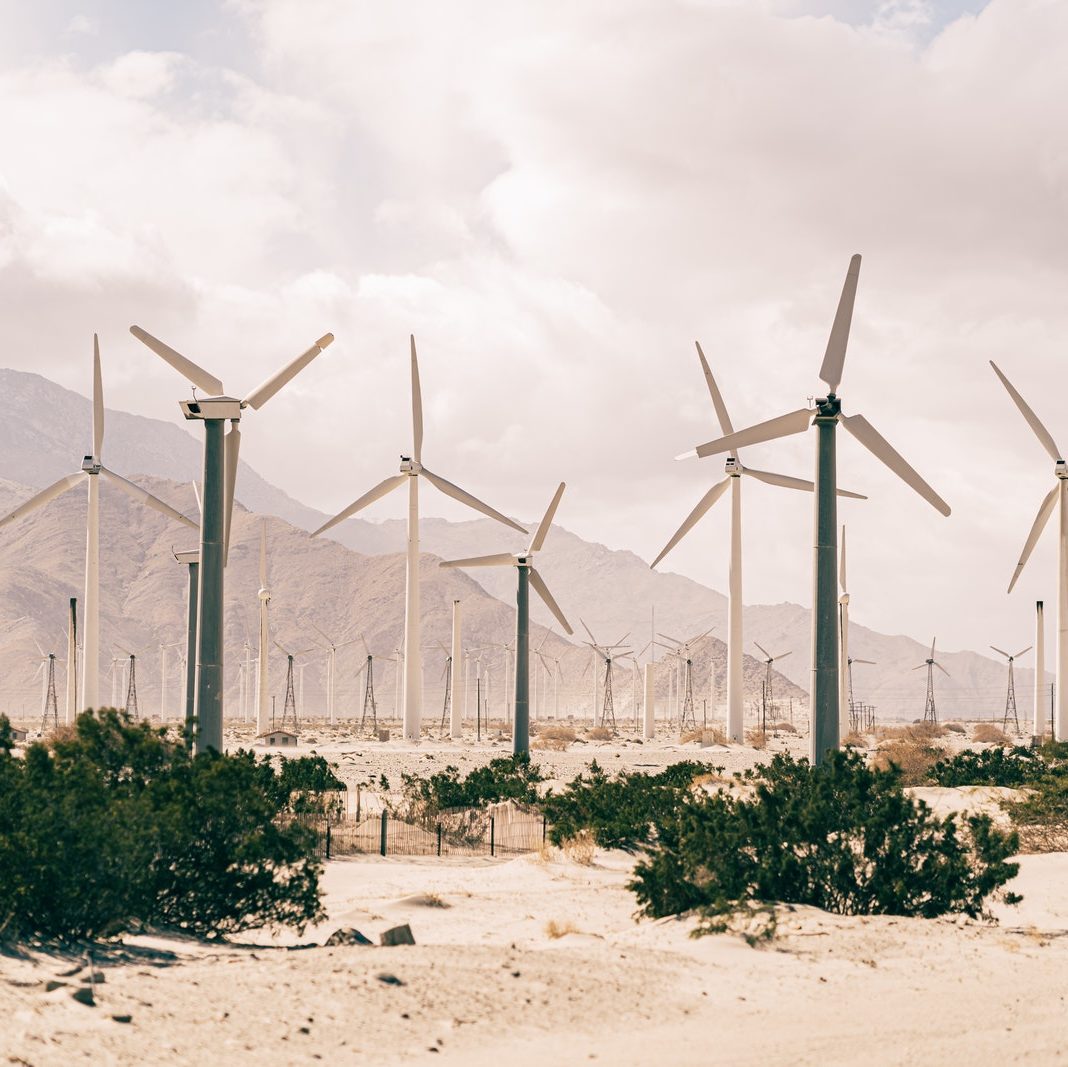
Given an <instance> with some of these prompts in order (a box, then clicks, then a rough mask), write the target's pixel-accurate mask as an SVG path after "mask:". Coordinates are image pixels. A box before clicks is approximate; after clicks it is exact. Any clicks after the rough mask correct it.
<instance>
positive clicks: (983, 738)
mask: <svg viewBox="0 0 1068 1067" xmlns="http://www.w3.org/2000/svg"><path fill="white" fill-rule="evenodd" d="M972 740H973V741H975V742H976V743H978V744H981V745H1011V744H1012V740H1011V739H1010V738H1009V735H1008V734H1007V733H1005V731H1004V730H1002V729H1001V727H1000V726H995V725H994V724H993V723H991V722H981V723H979V724H978V726H976V728H975V729H974V730H973V731H972Z"/></svg>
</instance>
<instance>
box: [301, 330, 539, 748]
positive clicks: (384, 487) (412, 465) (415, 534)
mask: <svg viewBox="0 0 1068 1067" xmlns="http://www.w3.org/2000/svg"><path fill="white" fill-rule="evenodd" d="M411 350H412V446H413V447H412V455H411V456H401V465H400V474H394V475H393V476H392V477H389V478H386V479H385V480H384V481H381V482H379V483H378V485H376V486H375V487H374V488H373V489H369V490H368V491H367V492H366V493H364V494H363V496H361V497H359V498H358V499H357V500H354V501H353V502H352V503H351V504H350V505H349V506H348V507H347V508H345V510H344V511H341V512H339V513H338V514H337V515H335V516H334V517H333V518H332V519H330V520H329V522H325V523H323V525H322V526H320V527H319V529H318V530H316V531H315V532H314V533H313V534H312V537H318V536H319V535H320V534H322V533H326V531H327V530H329V529H331V528H332V527H334V526H336V525H337V524H338V523H340V522H344V521H345V520H346V519H348V518H350V517H351V516H353V515H355V514H356V513H357V512H358V511H362V510H363V509H364V508H365V507H367V506H368V505H369V504H373V503H374V502H375V501H376V500H381V499H382V497H384V496H385V495H386V494H387V493H391V492H392V491H393V490H394V489H398V488H399V487H400V486H402V485H404V484H405V482H407V483H408V554H407V561H406V568H405V596H404V737H405V739H406V740H409V741H416V740H418V738H419V729H420V723H421V721H422V715H423V663H422V657H421V655H420V652H419V650H420V641H421V629H422V627H421V621H422V620H421V619H420V608H419V478H420V476H422V477H424V478H426V480H427V481H428V482H430V484H431V485H433V486H435V487H436V488H438V489H440V490H441V492H443V493H444V494H445V495H446V496H451V497H452V498H453V499H454V500H459V501H460V503H461V504H466V505H467V506H468V507H469V508H473V509H474V510H475V511H480V512H482V514H483V515H488V516H489V517H490V518H491V519H496V520H497V521H498V522H501V523H504V525H505V526H511V527H512V529H514V530H518V531H519V532H520V533H526V532H527V531H526V530H524V529H523V527H522V526H520V525H519V523H517V522H513V521H512V520H511V519H510V518H508V516H507V515H502V514H501V513H500V512H499V511H495V510H494V509H493V508H491V507H490V506H489V505H488V504H483V503H482V501H481V500H478V499H477V498H475V497H473V496H472V495H471V494H470V493H467V492H465V491H464V490H463V489H461V488H460V487H459V486H457V485H453V484H452V482H447V481H446V480H445V479H444V478H442V477H440V476H439V475H437V474H434V473H433V472H432V471H430V470H428V469H427V468H426V467H424V466H423V397H422V392H421V391H420V387H419V363H418V360H417V358H416V353H415V337H414V335H413V336H412V337H411Z"/></svg>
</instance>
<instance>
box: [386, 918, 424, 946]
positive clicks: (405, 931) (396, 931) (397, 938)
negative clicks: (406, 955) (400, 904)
mask: <svg viewBox="0 0 1068 1067" xmlns="http://www.w3.org/2000/svg"><path fill="white" fill-rule="evenodd" d="M378 943H379V944H380V945H414V944H415V938H414V937H413V936H412V928H411V927H410V926H409V925H408V924H407V923H405V924H404V925H403V926H393V927H391V928H390V929H389V930H386V931H385V932H384V933H382V934H381V935H380V937H379V939H378Z"/></svg>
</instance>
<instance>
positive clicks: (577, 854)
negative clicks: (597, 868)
mask: <svg viewBox="0 0 1068 1067" xmlns="http://www.w3.org/2000/svg"><path fill="white" fill-rule="evenodd" d="M560 851H561V852H563V854H564V855H565V856H566V857H567V858H568V859H569V860H571V862H572V863H577V864H579V865H580V866H582V867H588V866H589V865H590V864H591V863H593V854H594V852H596V851H597V842H596V840H595V839H594V836H593V834H592V833H591V832H590V831H589V830H579V832H578V833H577V834H575V835H574V836H573V837H569V838H567V839H566V840H565V841H562V842H561V843H560Z"/></svg>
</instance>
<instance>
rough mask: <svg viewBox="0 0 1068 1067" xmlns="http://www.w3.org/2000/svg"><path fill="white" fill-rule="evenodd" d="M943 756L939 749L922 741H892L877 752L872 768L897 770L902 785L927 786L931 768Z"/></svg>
mask: <svg viewBox="0 0 1068 1067" xmlns="http://www.w3.org/2000/svg"><path fill="white" fill-rule="evenodd" d="M941 755H942V753H941V751H940V750H939V749H937V748H934V747H932V746H931V745H928V744H925V743H924V742H922V741H911V740H906V739H902V740H900V741H890V742H888V743H887V744H885V745H883V746H881V747H880V749H879V751H878V752H876V754H875V759H874V760H872V767H874V768H875V770H879V771H888V770H890V769H891V768H896V769H897V771H898V772H899V773H900V775H901V784H902V785H926V784H927V783H928V782H930V780H931V768H932V767H933V766H934V765H935V764H936V763H937V762H938V760H939V758H940V757H941Z"/></svg>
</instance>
